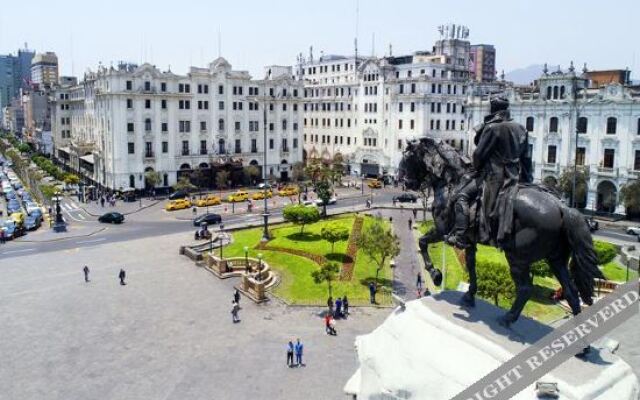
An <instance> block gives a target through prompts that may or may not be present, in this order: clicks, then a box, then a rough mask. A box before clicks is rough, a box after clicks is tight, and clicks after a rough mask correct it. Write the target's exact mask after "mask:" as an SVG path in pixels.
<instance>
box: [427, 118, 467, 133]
mask: <svg viewBox="0 0 640 400" xmlns="http://www.w3.org/2000/svg"><path fill="white" fill-rule="evenodd" d="M442 126H444V129H445V130H447V131H448V130H452V131H455V130H456V120H455V119H451V120H449V119H447V120H445V121H444V125H441V124H440V120H439V119H436V120H433V119H432V120H430V121H429V129H431V130H436V131H439V130H440V129H441V127H442ZM459 129H460V130H461V131H463V130H464V120H460V125H459Z"/></svg>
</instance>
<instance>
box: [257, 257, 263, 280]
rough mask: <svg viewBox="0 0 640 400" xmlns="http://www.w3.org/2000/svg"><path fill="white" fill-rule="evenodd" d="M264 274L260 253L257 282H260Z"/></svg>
mask: <svg viewBox="0 0 640 400" xmlns="http://www.w3.org/2000/svg"><path fill="white" fill-rule="evenodd" d="M261 274H262V253H258V275H257V276H256V279H257V280H260V278H261Z"/></svg>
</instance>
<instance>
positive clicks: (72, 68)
mask: <svg viewBox="0 0 640 400" xmlns="http://www.w3.org/2000/svg"><path fill="white" fill-rule="evenodd" d="M69 42H70V46H71V51H70V53H71V76H75V75H74V74H75V72H74V65H73V32H72V33H71V35H70V36H69Z"/></svg>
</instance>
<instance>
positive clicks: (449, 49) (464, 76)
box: [297, 28, 470, 176]
mask: <svg viewBox="0 0 640 400" xmlns="http://www.w3.org/2000/svg"><path fill="white" fill-rule="evenodd" d="M465 29H466V28H465ZM451 32H452V34H451V35H448V34H447V35H444V36H443V37H442V38H441V39H440V40H438V41H437V42H436V44H435V46H433V50H432V51H430V52H416V53H414V54H412V55H408V56H400V57H393V56H385V57H380V58H378V57H370V58H363V57H355V56H354V57H343V56H324V55H323V56H322V57H320V58H319V59H314V58H313V55H312V54H310V55H309V57H308V58H306V59H305V58H303V57H300V58H299V66H298V71H297V73H298V76H299V77H300V78H301V79H302V80H304V106H303V108H304V121H303V125H304V146H305V152H306V158H307V159H323V160H327V161H328V160H331V159H333V158H334V157H335V156H336V155H338V154H339V155H341V156H342V157H343V159H344V162H345V164H346V165H347V166H348V169H349V173H350V174H351V175H354V176H361V175H365V176H381V175H389V176H393V175H395V174H396V173H397V168H398V164H399V162H400V159H401V157H402V151H403V150H404V148H405V146H406V141H407V140H410V139H415V138H418V137H421V136H425V135H429V136H432V137H438V138H442V139H444V140H447V141H448V142H449V143H451V144H453V145H454V146H455V147H457V148H464V147H465V146H466V141H467V134H466V127H467V125H468V121H467V120H466V119H465V101H466V98H467V95H466V86H467V82H468V80H469V66H468V62H469V47H470V44H469V42H468V41H467V40H465V39H466V37H467V34H468V32H467V31H462V32H461V31H460V30H457V33H456V32H455V30H452V31H451Z"/></svg>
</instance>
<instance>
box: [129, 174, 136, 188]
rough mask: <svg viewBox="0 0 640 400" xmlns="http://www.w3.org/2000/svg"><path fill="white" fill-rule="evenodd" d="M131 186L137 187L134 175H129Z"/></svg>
mask: <svg viewBox="0 0 640 400" xmlns="http://www.w3.org/2000/svg"><path fill="white" fill-rule="evenodd" d="M129 187H132V188H134V187H136V177H135V176H133V175H129Z"/></svg>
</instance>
